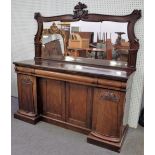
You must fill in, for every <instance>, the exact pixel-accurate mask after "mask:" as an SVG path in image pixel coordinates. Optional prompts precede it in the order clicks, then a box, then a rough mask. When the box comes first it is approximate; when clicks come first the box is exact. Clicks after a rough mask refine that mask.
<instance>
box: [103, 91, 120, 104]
mask: <svg viewBox="0 0 155 155" xmlns="http://www.w3.org/2000/svg"><path fill="white" fill-rule="evenodd" d="M100 99H101V100H107V101H112V102H118V101H119V96H118V95H116V94H115V93H113V92H110V91H107V92H105V93H104V94H103V95H101V96H100Z"/></svg>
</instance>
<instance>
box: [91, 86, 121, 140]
mask: <svg viewBox="0 0 155 155" xmlns="http://www.w3.org/2000/svg"><path fill="white" fill-rule="evenodd" d="M123 101H124V93H123V92H120V91H114V90H107V89H99V88H95V89H94V98H93V124H92V128H93V131H95V132H96V133H98V134H100V135H104V136H110V137H116V138H119V137H120V136H121V135H120V134H121V130H122V129H121V124H122V120H123V118H122V117H123V104H124V102H123Z"/></svg>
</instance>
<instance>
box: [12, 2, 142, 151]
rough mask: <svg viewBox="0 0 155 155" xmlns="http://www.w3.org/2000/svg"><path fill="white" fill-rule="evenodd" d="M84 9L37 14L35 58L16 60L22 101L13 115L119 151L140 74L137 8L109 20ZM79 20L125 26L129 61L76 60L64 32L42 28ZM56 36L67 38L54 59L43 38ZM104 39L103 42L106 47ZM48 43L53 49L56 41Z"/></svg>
mask: <svg viewBox="0 0 155 155" xmlns="http://www.w3.org/2000/svg"><path fill="white" fill-rule="evenodd" d="M86 8H87V7H86V5H85V4H82V3H79V4H78V5H77V6H75V8H74V14H73V15H62V16H53V17H43V16H41V14H40V13H36V14H35V19H36V20H37V22H38V31H37V34H36V36H35V58H34V59H32V60H25V61H20V62H14V64H15V71H16V72H17V81H18V98H19V110H18V111H17V112H16V113H15V114H14V117H15V118H17V119H20V120H23V121H25V122H28V123H32V124H36V123H37V122H39V121H45V122H48V123H52V124H55V125H58V126H61V127H64V128H67V129H71V130H74V131H78V132H81V133H84V134H86V135H87V141H88V142H89V143H92V144H96V145H99V146H102V147H106V148H109V149H111V150H114V151H117V152H119V151H120V149H121V146H122V144H123V141H124V138H125V135H126V133H127V129H128V125H127V124H128V123H127V121H126V120H127V119H126V117H127V113H126V112H127V111H128V107H129V105H128V104H129V103H127V102H126V96H127V95H128V92H130V91H131V86H132V79H133V75H134V72H135V70H136V68H135V66H136V55H137V51H138V48H139V43H138V40H137V39H136V37H135V35H134V30H133V28H134V24H135V22H136V21H137V20H138V19H139V18H140V11H139V10H135V11H133V13H132V14H130V15H127V16H111V15H99V14H88V10H86ZM79 20H81V21H88V22H89V21H92V22H101V21H115V22H121V23H123V22H127V23H128V26H127V32H128V38H129V43H130V46H129V49H128V51H129V53H128V61H127V62H123V61H116V60H114V59H112V58H111V60H106V59H104V58H103V57H102V58H101V59H96V58H93V57H88V58H85V57H74V56H72V55H69V54H68V52H67V51H66V50H67V46H68V45H67V42H68V41H66V37H65V31H63V30H62V29H58V27H57V26H56V24H55V23H54V24H53V26H51V27H50V29H44V28H43V23H44V22H53V21H61V22H64V23H63V25H65V24H66V23H65V22H75V21H79ZM67 24H68V23H67ZM67 24H66V25H67ZM54 32H55V33H56V34H60V35H61V36H62V38H63V41H64V49H63V50H64V52H63V53H62V55H61V54H59V55H52V54H51V53H52V50H51V51H50V54H49V53H48V51H46V49H45V46H44V44H45V42H46V41H47V40H46V38H47V36H46V37H44V38H45V40H43V39H44V38H42V36H43V35H45V34H46V35H47V34H48V35H49V33H50V34H54ZM68 33H69V31H68ZM93 33H94V35H95V32H93ZM119 39H120V38H119ZM98 40H99V39H98ZM98 40H97V41H98ZM106 40H108V38H107V36H106ZM106 40H104V39H103V40H102V41H103V43H104V44H105V46H106V47H107V45H106ZM102 41H101V39H100V41H99V42H97V43H95V42H93V45H94V46H95V45H97V48H99V47H98V45H99V44H101V42H102ZM108 41H109V40H108ZM119 41H120V40H119ZM121 41H122V42H123V41H124V40H121ZM49 43H50V44H51V47H53V44H54V43H52V41H51V42H49ZM54 45H56V44H54ZM111 45H112V43H111ZM57 46H58V45H57ZM59 46H60V45H59ZM55 49H60V47H59V48H58V47H57V48H55ZM117 50H118V49H117ZM117 50H115V51H116V52H117ZM45 51H46V52H47V53H46V54H45V53H43V52H45ZM108 51H110V50H108ZM59 53H60V51H59Z"/></svg>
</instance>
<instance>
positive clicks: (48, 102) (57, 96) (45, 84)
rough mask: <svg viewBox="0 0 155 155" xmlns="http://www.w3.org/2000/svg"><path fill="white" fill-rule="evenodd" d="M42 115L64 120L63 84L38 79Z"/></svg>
mask: <svg viewBox="0 0 155 155" xmlns="http://www.w3.org/2000/svg"><path fill="white" fill-rule="evenodd" d="M39 81H40V82H39V83H40V84H39V86H40V91H41V94H42V97H41V102H42V105H43V114H45V115H47V116H49V117H51V118H55V119H59V120H65V83H64V82H62V81H57V80H51V79H50V80H49V79H40V80H39Z"/></svg>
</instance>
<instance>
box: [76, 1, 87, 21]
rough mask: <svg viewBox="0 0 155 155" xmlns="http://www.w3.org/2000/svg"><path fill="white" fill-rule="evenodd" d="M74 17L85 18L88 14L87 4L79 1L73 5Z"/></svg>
mask: <svg viewBox="0 0 155 155" xmlns="http://www.w3.org/2000/svg"><path fill="white" fill-rule="evenodd" d="M73 12H74V15H73V18H74V19H81V18H87V16H88V10H87V5H86V4H84V3H81V2H79V3H78V4H77V5H76V6H75V7H74V11H73Z"/></svg>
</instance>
